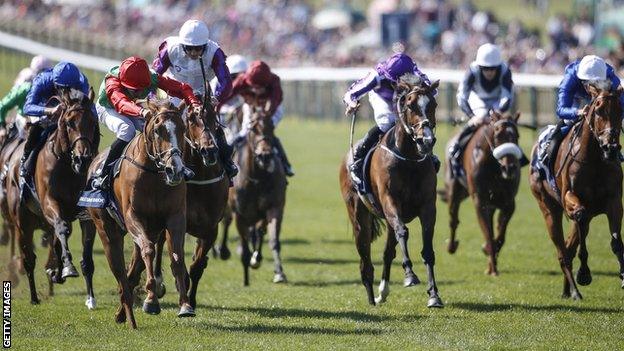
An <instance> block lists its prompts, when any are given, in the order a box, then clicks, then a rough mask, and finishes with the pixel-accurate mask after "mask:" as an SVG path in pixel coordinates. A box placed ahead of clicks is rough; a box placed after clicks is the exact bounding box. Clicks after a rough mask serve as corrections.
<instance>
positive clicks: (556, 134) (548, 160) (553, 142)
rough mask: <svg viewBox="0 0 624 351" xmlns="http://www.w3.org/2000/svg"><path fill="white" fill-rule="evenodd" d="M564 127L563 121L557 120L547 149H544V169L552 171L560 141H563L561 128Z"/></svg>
mask: <svg viewBox="0 0 624 351" xmlns="http://www.w3.org/2000/svg"><path fill="white" fill-rule="evenodd" d="M563 126H565V122H564V121H563V120H559V122H557V124H556V125H555V129H554V130H553V132H552V135H551V136H550V141H549V142H548V147H547V148H546V152H545V155H544V160H542V161H545V164H546V167H547V168H548V169H549V170H551V171H553V167H554V165H555V160H556V159H557V151H558V150H559V144H560V143H561V139H563V132H562V130H561V129H562V128H563Z"/></svg>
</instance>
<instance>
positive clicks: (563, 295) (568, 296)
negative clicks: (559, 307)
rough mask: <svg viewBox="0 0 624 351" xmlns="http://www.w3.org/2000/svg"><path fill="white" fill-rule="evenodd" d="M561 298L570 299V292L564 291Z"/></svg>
mask: <svg viewBox="0 0 624 351" xmlns="http://www.w3.org/2000/svg"><path fill="white" fill-rule="evenodd" d="M561 298H562V299H569V298H570V293H569V292H564V293H563V294H561Z"/></svg>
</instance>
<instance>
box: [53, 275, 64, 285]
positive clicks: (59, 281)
mask: <svg viewBox="0 0 624 351" xmlns="http://www.w3.org/2000/svg"><path fill="white" fill-rule="evenodd" d="M50 280H51V281H52V283H54V284H64V283H65V278H63V277H59V276H58V275H56V274H54V275H53V276H51V277H50Z"/></svg>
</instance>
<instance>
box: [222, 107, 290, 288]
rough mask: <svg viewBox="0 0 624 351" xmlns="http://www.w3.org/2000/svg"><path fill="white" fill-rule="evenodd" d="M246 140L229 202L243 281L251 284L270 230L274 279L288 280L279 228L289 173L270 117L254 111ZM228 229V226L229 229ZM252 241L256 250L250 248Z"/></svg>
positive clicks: (242, 147) (278, 280)
mask: <svg viewBox="0 0 624 351" xmlns="http://www.w3.org/2000/svg"><path fill="white" fill-rule="evenodd" d="M251 120H252V122H251V123H252V125H251V127H250V129H249V134H248V135H247V138H246V140H245V142H244V143H243V144H242V145H241V146H240V148H239V149H238V150H237V154H236V155H237V156H236V157H237V159H238V162H237V163H238V166H239V167H240V173H239V174H238V176H237V177H236V179H235V181H234V186H233V187H232V189H231V190H230V197H229V206H230V208H231V209H232V213H233V214H234V220H235V223H236V228H237V229H238V233H239V236H240V239H241V246H242V249H243V250H242V255H241V261H242V263H243V272H244V281H243V282H244V284H245V286H247V285H249V267H250V266H251V267H252V268H259V267H260V263H261V261H262V251H261V247H262V234H263V233H265V232H268V233H269V246H270V248H271V251H272V252H273V260H274V265H275V266H274V273H275V275H274V276H273V282H274V283H285V282H286V280H287V279H286V274H284V269H283V267H282V259H281V243H280V232H281V227H282V218H283V215H284V205H285V203H286V186H287V184H288V183H287V181H286V175H285V173H284V168H283V167H282V164H281V161H280V158H279V157H277V155H276V154H275V150H274V147H273V138H274V134H273V133H274V127H273V123H272V122H271V118H270V117H268V116H264V115H262V114H261V113H260V112H257V111H255V112H254V114H253V116H252V118H251ZM226 230H227V229H226ZM249 241H251V242H252V244H253V249H254V252H253V254H252V253H251V252H250V250H249Z"/></svg>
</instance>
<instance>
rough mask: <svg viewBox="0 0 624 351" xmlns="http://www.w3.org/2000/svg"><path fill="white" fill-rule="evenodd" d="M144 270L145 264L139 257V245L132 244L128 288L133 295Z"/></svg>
mask: <svg viewBox="0 0 624 351" xmlns="http://www.w3.org/2000/svg"><path fill="white" fill-rule="evenodd" d="M144 270H145V262H143V257H142V256H141V248H140V247H139V245H137V244H134V245H133V248H132V257H131V258H130V264H129V265H128V273H127V274H126V276H127V277H128V286H129V287H130V289H131V290H132V294H133V295H134V294H135V289H136V287H137V286H139V283H140V282H141V273H143V271H144Z"/></svg>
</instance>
